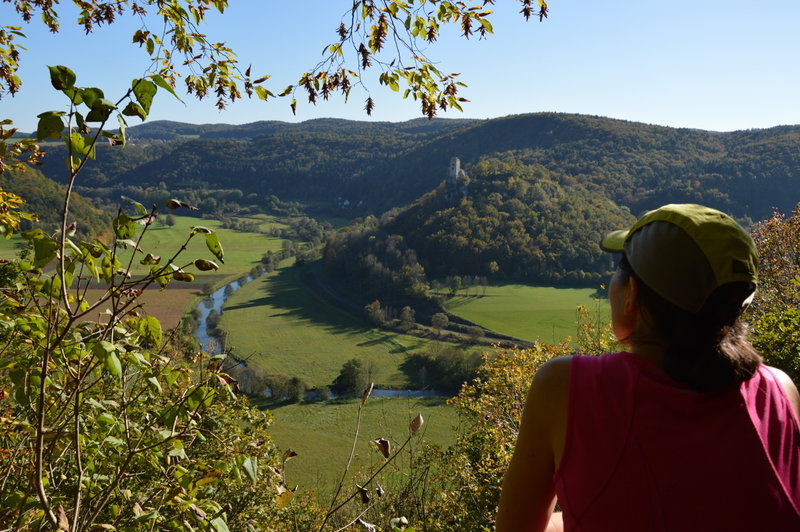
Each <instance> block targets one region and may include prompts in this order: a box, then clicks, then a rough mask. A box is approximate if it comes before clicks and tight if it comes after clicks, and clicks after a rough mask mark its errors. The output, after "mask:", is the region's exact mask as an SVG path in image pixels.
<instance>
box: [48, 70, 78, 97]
mask: <svg viewBox="0 0 800 532" xmlns="http://www.w3.org/2000/svg"><path fill="white" fill-rule="evenodd" d="M47 68H48V69H49V70H50V83H51V84H52V85H53V88H54V89H56V90H58V91H63V90H66V89H71V88H72V87H74V86H75V72H73V71H72V70H70V69H69V68H67V67H65V66H63V65H57V66H48V67H47Z"/></svg>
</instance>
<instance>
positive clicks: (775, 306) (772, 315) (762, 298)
mask: <svg viewBox="0 0 800 532" xmlns="http://www.w3.org/2000/svg"><path fill="white" fill-rule="evenodd" d="M753 240H754V241H755V243H756V247H757V248H758V253H759V279H758V290H757V292H756V297H755V300H754V302H753V304H752V305H751V307H750V308H749V309H748V314H749V317H748V321H749V322H750V326H751V340H752V342H753V345H754V346H755V347H756V349H758V351H759V352H760V353H761V354H762V355H763V356H764V360H765V362H766V363H767V364H770V365H773V366H776V367H778V368H780V369H782V370H783V371H785V372H786V373H787V374H788V375H789V376H790V377H791V378H792V380H794V382H800V347H798V346H800V204H798V206H797V207H796V208H795V210H794V212H793V213H792V215H791V216H789V217H785V216H783V215H782V214H780V213H778V212H776V213H774V214H773V216H772V217H771V218H769V219H768V220H764V221H763V222H759V223H758V224H756V225H755V226H754V227H753Z"/></svg>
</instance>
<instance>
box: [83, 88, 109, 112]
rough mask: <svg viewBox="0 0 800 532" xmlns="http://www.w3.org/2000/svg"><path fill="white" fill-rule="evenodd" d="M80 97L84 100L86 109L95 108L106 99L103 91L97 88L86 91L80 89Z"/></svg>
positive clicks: (86, 89)
mask: <svg viewBox="0 0 800 532" xmlns="http://www.w3.org/2000/svg"><path fill="white" fill-rule="evenodd" d="M80 96H81V98H82V99H83V103H85V104H86V107H88V108H89V109H91V108H92V107H94V105H95V103H97V101H98V100H102V99H103V98H105V94H103V91H102V90H100V89H98V88H97V87H87V88H85V89H80Z"/></svg>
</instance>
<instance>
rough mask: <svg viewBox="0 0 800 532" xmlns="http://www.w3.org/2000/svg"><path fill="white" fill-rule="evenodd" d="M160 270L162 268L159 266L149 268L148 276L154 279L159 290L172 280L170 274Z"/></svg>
mask: <svg viewBox="0 0 800 532" xmlns="http://www.w3.org/2000/svg"><path fill="white" fill-rule="evenodd" d="M162 270H163V268H161V266H153V267H152V268H150V275H153V276H154V277H155V278H156V282H157V283H158V284H159V286H160V287H161V288H165V287H166V286H167V284H168V283H169V280H170V279H171V278H172V273H168V272H167V271H166V270H164V271H162Z"/></svg>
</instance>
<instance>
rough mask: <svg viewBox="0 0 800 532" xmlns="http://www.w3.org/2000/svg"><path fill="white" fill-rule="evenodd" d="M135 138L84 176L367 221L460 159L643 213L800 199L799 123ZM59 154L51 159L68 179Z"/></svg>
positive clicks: (307, 126) (371, 128) (586, 120)
mask: <svg viewBox="0 0 800 532" xmlns="http://www.w3.org/2000/svg"><path fill="white" fill-rule="evenodd" d="M129 133H130V137H131V145H130V146H126V147H124V148H122V149H114V150H113V155H111V156H109V155H108V152H111V151H112V150H110V149H108V147H106V149H104V150H103V153H100V154H99V156H98V161H97V163H96V164H94V165H92V167H93V168H92V169H91V170H90V172H87V174H86V175H85V176H84V177H83V181H82V184H84V185H91V186H103V187H109V186H123V185H136V186H140V187H161V188H167V189H170V190H175V189H181V188H201V189H207V190H209V189H219V188H223V189H238V190H241V191H242V193H243V195H245V196H247V195H249V194H254V195H255V196H256V197H257V198H260V200H259V201H261V203H265V201H266V198H267V197H268V196H269V195H275V196H278V197H280V198H281V199H285V200H300V201H316V202H326V203H327V204H328V205H332V206H334V207H336V206H338V207H344V206H345V205H347V206H348V209H344V208H342V209H340V211H341V212H340V213H341V214H346V215H347V214H349V215H353V216H354V215H363V214H367V213H373V214H379V213H382V212H384V211H386V210H388V209H391V208H393V207H398V206H402V205H405V204H408V203H410V202H413V201H414V200H416V199H417V198H418V197H420V196H421V195H423V194H425V193H427V192H429V191H431V190H432V189H434V188H435V187H436V186H437V185H438V184H439V183H440V182H441V181H442V180H443V179H444V177H445V175H446V172H447V165H448V162H449V160H450V158H451V157H453V156H456V157H459V158H460V159H461V162H462V165H463V166H464V167H465V168H466V169H467V170H468V171H469V169H470V168H471V166H472V165H474V164H476V163H478V162H479V161H481V160H482V159H484V158H487V157H490V158H496V159H503V158H507V157H511V158H513V159H514V160H516V161H518V162H520V163H521V164H523V165H527V166H534V167H535V166H542V167H544V168H546V169H547V170H548V171H549V172H551V173H552V174H553V175H554V176H557V180H558V181H559V182H561V183H564V184H569V183H580V184H581V185H582V186H583V187H584V188H585V189H586V190H587V191H589V192H590V193H592V194H595V195H597V196H603V197H606V198H608V199H610V200H612V201H613V202H615V203H616V204H618V205H620V206H624V207H627V208H629V209H630V210H631V211H632V212H634V213H636V212H640V211H642V210H644V209H648V208H652V207H655V206H657V205H659V204H662V203H665V202H669V201H695V202H703V203H707V204H711V205H714V206H716V207H718V208H722V209H725V210H728V211H730V212H732V213H733V214H734V215H736V216H738V217H742V218H744V217H749V218H751V219H754V220H755V219H763V218H766V217H768V216H769V215H770V214H771V212H772V210H773V208H777V209H779V210H781V211H784V212H788V211H789V210H791V208H792V207H793V206H794V204H795V203H796V200H797V198H798V197H800V149H798V148H800V126H781V127H775V128H771V129H765V130H751V131H736V132H730V133H718V132H711V131H701V130H691V129H675V128H669V127H662V126H652V125H646V124H640V123H635V122H627V121H622V120H613V119H609V118H600V117H592V116H583V115H569V114H555V113H539V114H529V115H516V116H509V117H504V118H497V119H492V120H444V119H437V120H433V121H427V120H412V121H408V122H403V123H398V124H392V123H381V122H377V123H373V122H352V121H345V120H332V119H325V120H312V121H308V122H302V123H299V124H289V123H282V122H255V123H252V124H246V125H242V126H230V125H224V124H216V125H202V126H192V125H187V124H177V123H172V122H153V123H151V124H144V125H142V126H137V127H133V128H130V130H129ZM58 150H59V148H57V147H56V148H54V149H53V150H52V154H53V155H57V154H58ZM59 159H60V157H57V156H56V157H52V158H51V161H50V163H48V165H47V166H45V167H44V172H45V174H46V175H48V176H49V177H52V178H54V179H56V180H58V177H59V176H58V174H59V171H60V168H61V165H60V163H59Z"/></svg>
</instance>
